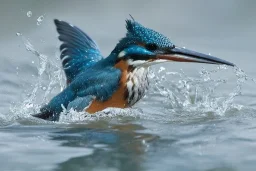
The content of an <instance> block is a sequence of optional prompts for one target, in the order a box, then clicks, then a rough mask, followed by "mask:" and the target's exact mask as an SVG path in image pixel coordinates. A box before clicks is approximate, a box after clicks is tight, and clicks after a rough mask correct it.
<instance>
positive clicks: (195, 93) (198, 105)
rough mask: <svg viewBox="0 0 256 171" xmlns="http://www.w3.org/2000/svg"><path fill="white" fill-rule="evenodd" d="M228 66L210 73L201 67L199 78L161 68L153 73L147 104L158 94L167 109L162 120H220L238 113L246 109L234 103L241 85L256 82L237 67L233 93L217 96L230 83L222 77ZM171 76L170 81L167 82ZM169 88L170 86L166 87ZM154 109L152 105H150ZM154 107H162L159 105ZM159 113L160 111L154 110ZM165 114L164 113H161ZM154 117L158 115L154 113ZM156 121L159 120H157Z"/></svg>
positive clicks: (161, 116) (160, 114) (160, 113)
mask: <svg viewBox="0 0 256 171" xmlns="http://www.w3.org/2000/svg"><path fill="white" fill-rule="evenodd" d="M228 69H231V68H228V67H227V66H224V65H221V66H218V67H217V68H216V69H214V70H211V71H207V70H206V69H205V68H202V69H201V70H200V72H199V78H198V77H189V76H187V75H186V74H185V73H184V72H183V71H182V70H180V72H168V71H167V72H165V73H162V74H161V71H162V70H163V69H161V68H160V70H159V71H160V72H159V71H158V72H157V73H158V74H155V73H156V72H152V71H151V73H150V78H151V80H154V81H153V82H152V83H153V84H154V85H153V86H151V88H150V90H149V92H148V93H149V94H148V95H147V96H146V98H145V100H146V101H147V102H149V101H150V99H151V98H152V97H154V96H158V97H159V95H160V96H161V97H162V98H161V97H160V98H161V99H160V100H159V98H158V100H159V101H161V106H162V107H164V108H165V110H161V112H158V113H159V117H160V119H162V120H168V116H169V120H175V119H176V120H177V119H184V116H187V117H188V118H193V115H195V117H202V116H211V117H218V116H223V115H227V114H229V113H232V112H233V111H238V110H241V109H242V108H244V106H243V105H239V104H235V103H234V100H235V98H236V97H237V96H239V95H241V93H242V86H243V85H244V84H245V82H246V81H253V82H254V83H256V82H255V79H253V78H249V76H247V75H246V74H245V72H244V71H243V70H241V69H240V68H238V67H234V68H233V72H234V73H235V75H236V78H237V81H236V85H235V86H234V88H233V90H232V89H231V90H230V92H229V93H228V94H227V93H226V92H225V93H223V92H222V93H218V88H219V89H220V87H221V86H222V85H225V84H227V83H228V82H229V81H228V79H227V78H220V76H219V75H221V72H223V71H224V70H228ZM216 74H217V75H218V78H217V79H216V78H214V75H216ZM168 77H171V79H168ZM167 85H168V86H167ZM150 106H151V108H152V106H154V104H153V105H150ZM155 106H159V105H158V104H156V105H155ZM155 111H159V110H155ZM162 111H164V112H162ZM153 115H156V113H154V114H153ZM154 119H157V118H156V117H154Z"/></svg>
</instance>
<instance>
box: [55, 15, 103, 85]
mask: <svg viewBox="0 0 256 171" xmlns="http://www.w3.org/2000/svg"><path fill="white" fill-rule="evenodd" d="M54 23H55V25H56V27H57V32H58V33H59V40H60V41H62V42H63V43H62V44H61V46H60V51H61V55H60V58H61V60H62V66H63V69H64V71H65V74H66V77H67V83H68V84H69V83H71V82H72V81H73V80H74V78H75V77H76V76H77V75H78V74H79V73H80V72H81V71H83V70H85V69H86V68H87V67H88V66H92V65H94V64H95V63H97V62H98V61H100V60H101V59H103V57H102V55H101V53H100V50H99V48H98V46H97V45H96V43H95V42H94V41H93V40H92V39H91V38H90V37H89V36H88V35H87V34H86V33H84V32H83V31H82V30H80V29H79V28H78V27H76V26H73V25H70V24H68V23H67V22H65V21H60V20H57V19H55V20H54Z"/></svg>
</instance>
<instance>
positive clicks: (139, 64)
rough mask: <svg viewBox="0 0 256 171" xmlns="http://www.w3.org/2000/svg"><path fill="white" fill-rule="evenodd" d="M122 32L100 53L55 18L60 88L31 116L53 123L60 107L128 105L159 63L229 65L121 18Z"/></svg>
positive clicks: (78, 32) (87, 109)
mask: <svg viewBox="0 0 256 171" xmlns="http://www.w3.org/2000/svg"><path fill="white" fill-rule="evenodd" d="M125 21H126V30H127V32H126V34H125V36H124V37H123V38H121V39H120V40H119V42H118V43H117V44H116V46H115V47H114V49H113V50H112V52H111V53H110V54H109V56H107V57H103V55H102V54H101V52H100V50H99V47H98V45H97V44H96V43H95V41H93V39H92V38H90V37H89V35H87V34H86V33H85V32H83V31H82V30H81V29H79V28H78V27H76V26H74V25H71V24H69V23H67V22H65V21H62V20H58V19H55V20H54V23H55V25H56V29H57V32H58V34H59V37H58V38H59V40H60V41H61V42H62V44H61V45H60V59H61V62H62V67H63V70H64V73H65V75H66V88H65V89H64V90H63V91H61V92H60V93H59V94H57V95H56V96H55V97H53V98H52V99H51V100H50V101H49V103H48V104H45V105H44V106H43V107H41V109H40V112H39V113H36V114H34V115H33V116H34V117H37V118H41V119H45V120H49V121H58V120H59V117H60V114H61V112H63V110H64V109H65V110H67V111H69V110H71V109H73V110H75V111H78V112H81V111H84V112H87V113H90V114H94V113H96V112H98V111H102V110H104V109H106V108H109V107H112V108H129V107H132V106H133V105H134V104H135V103H136V102H138V101H139V100H140V99H141V98H142V97H143V96H144V95H145V93H146V90H147V89H148V86H149V81H148V69H149V67H150V66H152V65H154V64H158V63H163V62H195V63H205V64H218V65H227V66H233V67H234V66H235V65H234V64H233V63H231V62H228V61H226V60H223V59H220V58H217V57H214V56H211V55H209V54H203V53H199V52H196V51H192V50H189V49H187V48H182V47H179V46H176V45H175V44H174V43H173V42H172V41H171V40H170V39H169V38H168V37H166V36H164V35H163V34H161V33H159V32H157V31H155V30H153V29H151V28H148V27H145V26H143V25H142V24H140V23H139V22H138V21H136V20H135V19H134V18H133V17H131V19H126V20H125Z"/></svg>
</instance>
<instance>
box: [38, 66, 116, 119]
mask: <svg viewBox="0 0 256 171" xmlns="http://www.w3.org/2000/svg"><path fill="white" fill-rule="evenodd" d="M120 77H121V71H120V70H118V69H115V68H105V69H94V68H93V67H92V68H90V69H88V70H86V71H84V72H81V73H80V74H79V75H78V76H77V77H76V78H75V79H74V81H73V82H71V84H70V85H69V86H68V87H67V88H66V89H64V90H63V91H62V92H60V93H59V94H58V95H57V96H55V97H54V98H53V99H52V100H51V101H50V102H49V103H48V104H47V105H45V106H43V107H42V108H41V109H40V113H38V114H35V115H33V116H35V117H38V118H41V119H46V120H52V121H56V120H58V119H59V115H60V113H61V112H62V111H63V108H66V109H71V108H73V109H74V110H77V111H82V110H83V109H84V108H86V107H87V106H88V105H89V104H90V103H91V101H92V100H93V99H96V100H99V101H105V100H108V98H110V97H111V96H112V94H113V93H114V92H115V91H116V90H117V88H118V86H119V81H120Z"/></svg>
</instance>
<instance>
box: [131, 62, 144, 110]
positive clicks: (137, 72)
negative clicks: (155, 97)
mask: <svg viewBox="0 0 256 171" xmlns="http://www.w3.org/2000/svg"><path fill="white" fill-rule="evenodd" d="M147 74H148V68H144V67H140V68H135V69H133V70H131V71H130V72H129V73H127V76H126V77H127V82H126V88H127V93H128V96H127V101H128V104H129V106H132V105H134V104H135V103H136V102H137V101H139V100H140V99H141V98H142V97H143V96H144V95H145V92H146V90H147V88H148V77H147Z"/></svg>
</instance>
